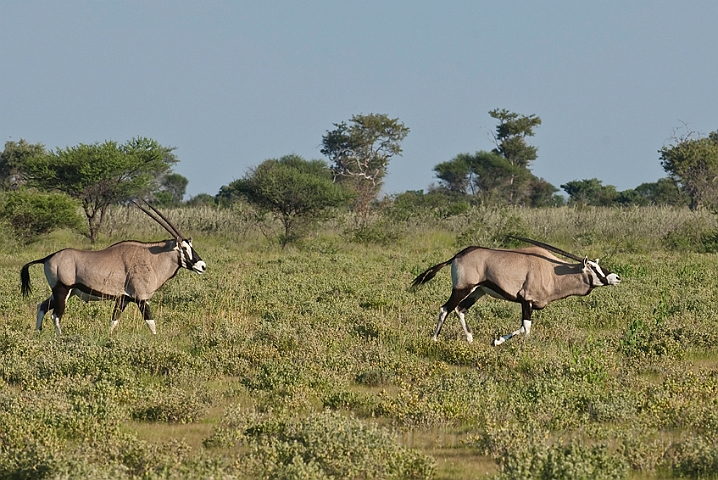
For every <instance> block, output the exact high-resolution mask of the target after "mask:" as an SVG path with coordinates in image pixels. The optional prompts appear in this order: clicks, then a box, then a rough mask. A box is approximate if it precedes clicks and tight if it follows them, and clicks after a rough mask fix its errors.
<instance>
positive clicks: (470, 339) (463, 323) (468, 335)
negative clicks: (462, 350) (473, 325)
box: [456, 310, 474, 343]
mask: <svg viewBox="0 0 718 480" xmlns="http://www.w3.org/2000/svg"><path fill="white" fill-rule="evenodd" d="M456 315H458V316H459V321H460V322H461V327H462V328H463V329H464V333H465V334H466V341H467V342H469V343H471V342H473V341H474V336H473V335H471V332H470V331H469V327H468V326H467V325H466V318H465V317H464V313H463V312H461V311H459V310H456Z"/></svg>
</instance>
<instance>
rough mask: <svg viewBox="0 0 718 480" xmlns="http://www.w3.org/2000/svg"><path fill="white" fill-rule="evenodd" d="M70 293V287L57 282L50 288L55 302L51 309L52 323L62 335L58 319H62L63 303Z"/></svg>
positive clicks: (63, 312)
mask: <svg viewBox="0 0 718 480" xmlns="http://www.w3.org/2000/svg"><path fill="white" fill-rule="evenodd" d="M71 293H72V289H70V288H68V287H66V286H65V285H62V284H59V283H58V284H57V285H55V288H53V289H52V298H53V299H54V303H55V306H54V308H53V309H52V323H54V324H55V331H56V332H57V333H58V334H59V335H62V327H61V326H60V320H62V316H63V315H64V314H65V304H66V303H67V299H68V298H70V294H71ZM38 315H39V314H38Z"/></svg>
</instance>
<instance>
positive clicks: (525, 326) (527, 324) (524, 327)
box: [494, 320, 531, 347]
mask: <svg viewBox="0 0 718 480" xmlns="http://www.w3.org/2000/svg"><path fill="white" fill-rule="evenodd" d="M530 331H531V320H524V321H523V322H522V324H521V328H519V329H518V330H516V331H515V332H511V333H509V334H508V335H504V336H503V337H499V338H497V339H496V340H494V347H495V346H497V345H501V344H502V343H504V342H505V341H506V340H508V339H509V338H511V337H515V336H516V335H521V334H522V333H525V334H526V335H527V336H528V334H529V332H530Z"/></svg>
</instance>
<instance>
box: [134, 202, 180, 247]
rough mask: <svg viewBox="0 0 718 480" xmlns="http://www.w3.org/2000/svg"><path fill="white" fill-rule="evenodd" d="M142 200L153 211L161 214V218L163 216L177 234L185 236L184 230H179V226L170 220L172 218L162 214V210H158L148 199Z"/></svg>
mask: <svg viewBox="0 0 718 480" xmlns="http://www.w3.org/2000/svg"><path fill="white" fill-rule="evenodd" d="M142 201H143V202H145V203H146V204H147V206H148V207H150V208H151V209H152V211H153V212H155V213H156V214H157V215H159V216H160V218H161V219H162V220H164V221H165V222H166V223H167V225H169V226H170V227H171V228H172V230H174V233H175V235H177V236H178V237H180V238H184V235H182V232H180V231H179V228H177V227H176V226H175V224H174V223H172V222H170V219H169V218H167V217H165V216H164V215H162V212H160V211H159V210H157V209H156V208H155V207H154V206H153V205H152V204H151V203H149V202H148V201H147V200H145V199H142Z"/></svg>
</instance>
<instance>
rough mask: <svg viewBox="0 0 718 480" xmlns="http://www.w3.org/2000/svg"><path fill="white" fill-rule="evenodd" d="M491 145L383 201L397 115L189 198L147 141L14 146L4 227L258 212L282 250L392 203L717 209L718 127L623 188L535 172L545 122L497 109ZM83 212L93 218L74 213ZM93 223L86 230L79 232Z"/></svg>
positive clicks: (377, 117) (0, 203)
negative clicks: (137, 211) (157, 213)
mask: <svg viewBox="0 0 718 480" xmlns="http://www.w3.org/2000/svg"><path fill="white" fill-rule="evenodd" d="M489 115H490V116H491V117H492V118H494V119H495V120H496V121H497V125H496V128H495V131H494V132H492V134H491V137H492V140H493V143H494V148H493V149H492V150H490V151H478V152H476V153H474V154H471V153H460V154H458V155H456V156H455V157H454V158H452V159H451V160H448V161H444V162H441V163H438V164H437V165H436V166H435V167H434V169H433V171H434V172H435V174H436V178H437V181H438V185H435V184H432V185H431V186H430V187H429V188H428V189H427V191H426V192H425V191H424V190H415V191H407V192H404V193H401V194H396V195H391V196H388V197H385V198H384V199H382V200H381V201H380V200H379V199H378V195H379V193H380V191H381V187H382V182H383V180H384V178H385V177H386V174H387V171H388V166H389V162H390V161H391V160H392V158H393V157H396V156H401V154H402V148H401V142H402V141H403V140H404V138H405V137H406V136H407V135H408V133H409V128H408V127H406V126H405V125H404V124H403V123H402V122H400V121H399V119H398V118H390V117H389V116H387V115H385V114H368V115H364V114H360V115H354V116H352V117H351V118H350V120H349V121H345V122H340V123H335V124H333V127H334V128H333V129H331V130H328V131H327V132H325V134H324V135H323V136H322V144H321V145H322V146H321V153H322V154H323V155H324V156H325V157H326V159H327V160H326V161H325V160H318V159H314V160H305V159H303V158H301V157H300V156H298V155H293V154H292V155H286V156H284V157H281V158H278V159H268V160H265V161H264V162H262V163H260V164H258V165H256V166H255V167H253V168H251V169H250V170H249V171H247V172H246V174H245V175H244V176H243V177H242V178H240V179H238V180H235V181H233V182H231V183H229V184H227V185H223V186H222V187H221V188H220V190H219V192H218V193H217V194H216V195H214V196H213V195H209V194H200V195H198V196H196V197H193V198H191V199H190V200H188V201H187V202H184V201H183V197H184V195H185V192H186V187H187V184H188V180H187V179H186V178H185V177H183V176H182V175H179V174H177V173H175V172H173V170H172V169H173V167H174V166H175V165H176V164H177V163H178V161H179V159H178V158H177V157H176V155H175V154H174V153H173V152H174V150H175V149H174V148H173V147H167V146H163V145H160V144H159V143H158V142H156V141H155V140H152V139H150V138H144V137H137V138H133V139H131V140H129V141H127V142H125V143H123V144H120V143H117V142H114V141H105V142H103V143H94V144H89V145H87V144H80V145H77V146H73V147H66V148H56V149H55V150H46V149H45V147H44V146H43V145H42V144H30V143H28V142H26V141H24V140H20V141H19V142H13V141H8V142H6V144H5V149H4V151H3V152H2V153H0V219H1V220H4V221H5V222H7V223H8V224H9V225H10V226H11V227H12V228H13V229H14V230H15V231H16V233H17V234H18V236H19V237H20V238H24V239H27V240H30V239H32V238H34V237H36V236H37V235H40V234H42V233H45V232H48V231H50V230H52V229H54V228H59V227H72V228H78V229H80V230H81V231H83V232H84V233H85V234H86V235H87V236H88V238H89V239H90V241H91V242H93V243H94V242H95V241H96V239H97V237H98V234H99V232H100V230H101V227H102V224H103V220H104V218H105V214H106V212H107V210H108V208H109V207H110V206H111V205H116V204H123V203H127V202H129V201H130V200H131V199H133V198H137V197H140V196H141V197H143V198H146V199H149V200H150V201H152V202H153V203H155V204H156V205H159V206H164V207H166V206H181V205H197V204H211V205H217V206H218V207H226V206H230V205H231V204H233V203H234V202H236V201H244V202H247V203H249V204H251V205H252V206H253V207H254V208H255V209H256V212H257V215H258V217H262V218H265V217H270V218H274V219H276V220H279V222H280V223H281V224H282V226H283V231H282V233H281V234H280V235H279V239H280V242H281V243H282V245H286V244H287V243H289V242H291V241H293V240H295V239H297V238H299V237H301V235H302V234H303V232H304V231H306V230H307V227H309V226H311V225H313V224H314V222H316V221H318V220H321V219H323V218H328V217H330V216H331V215H333V214H335V213H336V212H337V211H339V210H341V209H347V208H348V209H350V210H351V211H353V212H354V213H355V217H356V219H357V222H358V224H359V227H361V226H362V224H363V223H365V222H366V220H367V218H368V216H369V214H370V213H371V212H372V211H373V210H377V209H381V208H383V207H386V205H387V204H392V205H394V206H399V207H401V208H405V209H426V208H429V209H437V208H439V209H443V211H444V212H446V214H448V215H450V214H453V213H458V212H460V211H462V210H463V209H466V208H468V207H469V206H471V205H513V206H525V207H555V206H561V205H566V204H568V205H596V206H613V205H621V206H628V205H673V206H685V205H688V206H689V207H690V208H691V209H699V208H705V207H708V208H715V207H716V206H718V184H717V182H716V179H718V131H716V132H713V133H711V134H709V135H708V136H702V135H699V134H696V133H695V132H691V131H688V130H687V129H686V131H685V132H683V133H682V134H681V135H679V134H676V133H675V132H674V135H673V143H672V144H671V145H668V146H664V147H662V148H661V149H660V150H658V153H659V160H660V162H661V165H662V166H663V168H664V170H665V171H666V173H667V177H666V178H662V179H659V180H658V181H656V182H653V183H644V184H641V185H639V186H638V187H636V188H635V189H629V190H625V191H618V190H617V189H616V188H615V187H614V186H612V185H603V183H602V181H601V180H599V179H597V178H592V179H583V180H573V181H570V182H567V183H565V184H563V185H560V188H561V189H562V190H563V191H564V192H565V193H566V195H567V197H565V196H563V195H560V194H558V192H559V189H558V188H556V187H555V186H554V185H552V184H551V183H549V182H548V181H547V180H545V179H543V178H539V177H537V176H535V175H534V174H533V173H532V171H531V166H532V164H533V162H535V161H536V160H537V158H538V148H537V147H536V146H533V145H531V144H530V143H529V138H530V137H533V136H534V134H535V130H536V129H537V128H538V127H539V126H540V125H541V118H540V117H538V116H536V115H522V114H518V113H515V112H511V111H508V110H506V109H494V110H491V111H490V112H489ZM78 211H82V212H83V213H84V217H85V218H84V222H83V220H82V217H81V216H78V214H77V212H78ZM83 223H84V225H85V227H82V224H83Z"/></svg>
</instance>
